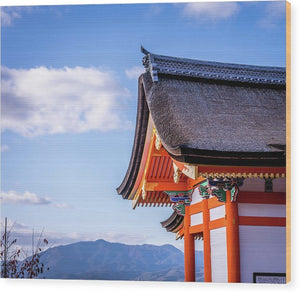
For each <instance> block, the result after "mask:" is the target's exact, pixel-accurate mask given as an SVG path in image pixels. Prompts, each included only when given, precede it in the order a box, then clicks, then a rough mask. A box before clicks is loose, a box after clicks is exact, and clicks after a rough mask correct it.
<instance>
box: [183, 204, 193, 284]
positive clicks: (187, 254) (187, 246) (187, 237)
mask: <svg viewBox="0 0 300 293" xmlns="http://www.w3.org/2000/svg"><path fill="white" fill-rule="evenodd" d="M190 223H191V218H190V213H189V206H186V207H185V215H184V274H185V281H186V282H195V241H194V236H193V234H190V231H189V230H190Z"/></svg>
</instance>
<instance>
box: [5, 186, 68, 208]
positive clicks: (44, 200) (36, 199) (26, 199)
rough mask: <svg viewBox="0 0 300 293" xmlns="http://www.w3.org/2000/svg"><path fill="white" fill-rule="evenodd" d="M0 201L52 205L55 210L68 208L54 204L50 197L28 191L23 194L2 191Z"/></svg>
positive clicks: (60, 204)
mask: <svg viewBox="0 0 300 293" xmlns="http://www.w3.org/2000/svg"><path fill="white" fill-rule="evenodd" d="M0 199H1V202H2V203H3V204H18V205H52V206H54V207H57V208H66V207H69V205H68V204H64V203H63V204H62V203H56V202H55V201H54V200H53V199H52V198H50V197H47V196H46V197H41V196H38V195H37V194H35V193H32V192H29V191H25V192H24V193H18V192H16V191H14V190H10V191H2V192H1V193H0Z"/></svg>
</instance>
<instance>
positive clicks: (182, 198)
mask: <svg viewBox="0 0 300 293" xmlns="http://www.w3.org/2000/svg"><path fill="white" fill-rule="evenodd" d="M165 193H166V194H167V195H168V196H169V197H170V200H171V201H172V202H174V203H175V204H174V205H173V207H172V208H173V210H174V211H176V213H177V214H178V215H181V216H184V215H185V206H186V205H190V203H191V201H192V193H193V189H191V190H187V191H165Z"/></svg>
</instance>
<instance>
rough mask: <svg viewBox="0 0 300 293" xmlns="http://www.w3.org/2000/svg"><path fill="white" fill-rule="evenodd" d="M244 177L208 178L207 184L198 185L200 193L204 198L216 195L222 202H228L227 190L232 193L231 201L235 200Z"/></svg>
mask: <svg viewBox="0 0 300 293" xmlns="http://www.w3.org/2000/svg"><path fill="white" fill-rule="evenodd" d="M242 184H243V179H242V178H232V179H223V178H222V179H220V178H215V179H213V178H209V179H207V185H206V186H203V185H200V186H199V187H198V189H199V193H200V195H201V196H202V197H203V198H209V197H210V196H215V197H217V199H218V200H219V201H221V202H226V191H230V193H231V201H232V202H235V201H236V199H237V195H238V192H239V186H242Z"/></svg>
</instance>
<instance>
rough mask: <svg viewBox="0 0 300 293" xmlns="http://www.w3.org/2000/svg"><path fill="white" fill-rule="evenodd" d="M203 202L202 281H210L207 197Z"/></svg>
mask: <svg viewBox="0 0 300 293" xmlns="http://www.w3.org/2000/svg"><path fill="white" fill-rule="evenodd" d="M202 203H203V250H204V282H211V252H210V230H209V209H208V199H204V200H203V201H202Z"/></svg>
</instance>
